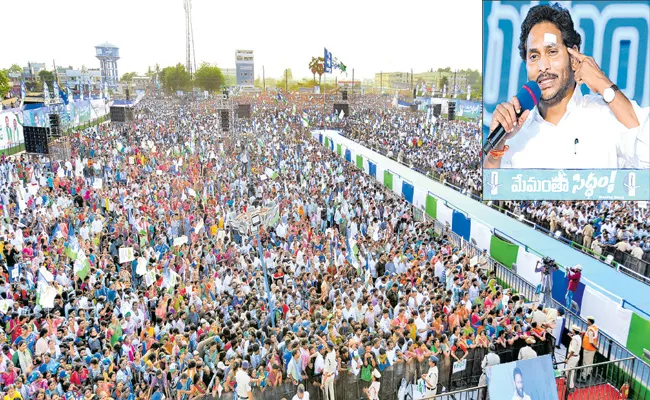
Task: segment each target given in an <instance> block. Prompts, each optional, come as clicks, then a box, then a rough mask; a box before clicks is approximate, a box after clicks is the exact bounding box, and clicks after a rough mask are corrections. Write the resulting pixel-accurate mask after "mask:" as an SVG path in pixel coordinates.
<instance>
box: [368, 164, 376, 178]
mask: <svg viewBox="0 0 650 400" xmlns="http://www.w3.org/2000/svg"><path fill="white" fill-rule="evenodd" d="M368 172H370V176H372V177H373V178H377V165H376V164H375V163H374V162H372V161H368Z"/></svg>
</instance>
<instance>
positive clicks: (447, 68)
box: [438, 67, 451, 72]
mask: <svg viewBox="0 0 650 400" xmlns="http://www.w3.org/2000/svg"><path fill="white" fill-rule="evenodd" d="M438 72H451V67H446V68H438Z"/></svg>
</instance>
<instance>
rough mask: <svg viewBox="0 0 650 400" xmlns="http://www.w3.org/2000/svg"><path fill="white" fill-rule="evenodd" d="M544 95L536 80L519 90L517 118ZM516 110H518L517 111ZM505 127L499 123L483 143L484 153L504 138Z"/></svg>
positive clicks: (531, 107) (530, 108)
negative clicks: (519, 107)
mask: <svg viewBox="0 0 650 400" xmlns="http://www.w3.org/2000/svg"><path fill="white" fill-rule="evenodd" d="M541 96H542V90H541V89H540V88H539V85H538V84H537V82H535V81H529V82H528V83H526V84H525V85H524V86H522V88H521V89H519V92H517V96H516V97H517V100H519V105H520V106H521V109H520V110H519V112H518V113H517V119H519V117H521V114H523V112H524V111H526V110H532V109H533V108H534V107H535V106H536V105H537V103H538V102H539V98H540V97H541ZM515 112H516V111H515ZM507 133H508V132H506V130H505V128H504V127H503V126H501V124H499V125H498V126H497V127H496V129H495V130H494V131H492V132H491V133H490V135H489V136H488V138H487V140H486V141H485V143H484V144H483V154H486V155H487V154H488V153H489V152H490V151H491V150H492V149H493V148H494V146H496V145H497V144H498V143H499V142H500V141H501V139H503V138H504V137H505V136H506V134H507Z"/></svg>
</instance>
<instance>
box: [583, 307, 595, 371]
mask: <svg viewBox="0 0 650 400" xmlns="http://www.w3.org/2000/svg"><path fill="white" fill-rule="evenodd" d="M587 324H588V327H587V332H585V335H584V337H583V338H582V365H592V364H593V363H594V356H595V355H596V351H597V350H598V348H597V346H598V327H597V326H596V319H595V318H594V317H587ZM591 370H592V368H591V367H589V368H584V369H583V370H582V373H581V375H582V380H587V379H589V377H590V376H591Z"/></svg>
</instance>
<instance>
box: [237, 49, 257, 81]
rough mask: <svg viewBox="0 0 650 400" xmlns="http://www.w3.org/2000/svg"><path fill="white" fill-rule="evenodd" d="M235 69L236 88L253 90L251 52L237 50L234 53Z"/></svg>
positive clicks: (253, 71)
mask: <svg viewBox="0 0 650 400" xmlns="http://www.w3.org/2000/svg"><path fill="white" fill-rule="evenodd" d="M235 68H236V71H237V86H239V87H241V88H253V87H254V84H255V68H254V60H253V50H237V51H236V52H235Z"/></svg>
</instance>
